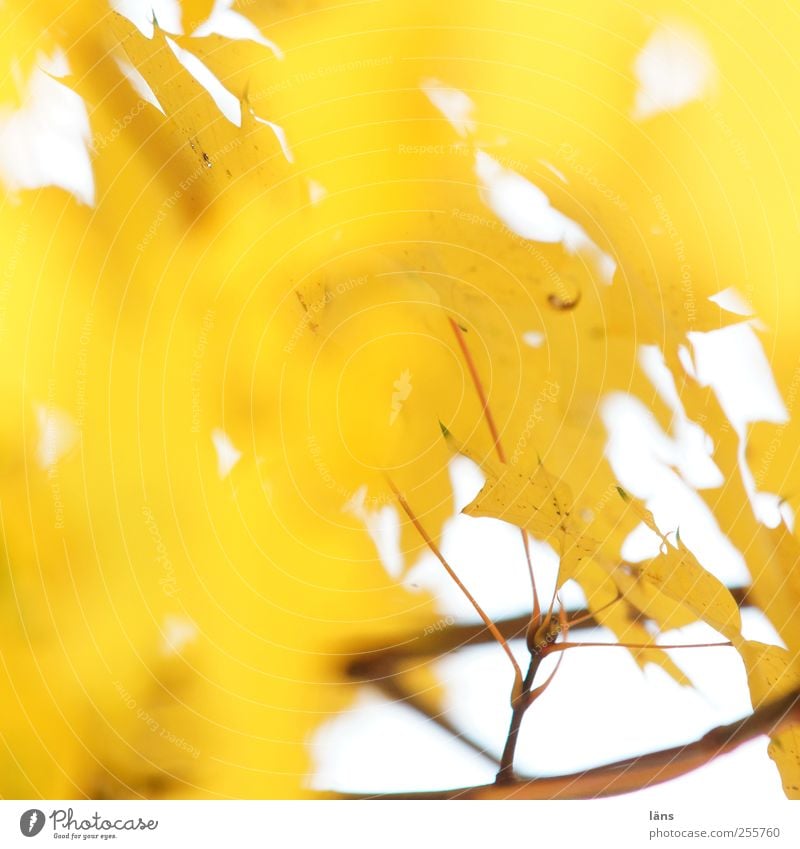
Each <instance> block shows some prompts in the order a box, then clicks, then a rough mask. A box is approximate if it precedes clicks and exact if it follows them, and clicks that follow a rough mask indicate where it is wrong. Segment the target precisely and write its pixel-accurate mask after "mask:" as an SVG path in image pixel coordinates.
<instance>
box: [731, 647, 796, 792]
mask: <svg viewBox="0 0 800 849" xmlns="http://www.w3.org/2000/svg"><path fill="white" fill-rule="evenodd" d="M739 652H740V654H741V656H742V660H743V661H744V665H745V669H746V670H747V683H748V685H749V686H750V698H751V700H752V702H753V708H754V709H755V708H758V707H760V706H761V705H763V704H765V703H767V702H771V701H774V700H775V699H779V698H780V697H781V696H785V695H787V694H788V693H790V692H791V691H792V690H796V689H797V688H798V687H800V666H798V663H797V659H796V658H793V656H792V655H791V654H789V652H787V651H786V649H782V648H780V647H779V646H771V645H767V644H766V643H759V642H756V641H755V640H745V641H744V642H743V643H742V645H741V646H740V647H739ZM768 752H769V756H770V757H771V758H772V760H773V761H775V764H776V766H777V767H778V771H779V772H780V774H781V781H782V782H783V790H784V792H785V793H786V795H787V797H788V798H789V799H800V728H798V727H797V726H793V727H791V728H788V729H787V730H785V731H781V732H780V733H779V734H775V735H773V737H772V738H771V740H770V744H769V748H768Z"/></svg>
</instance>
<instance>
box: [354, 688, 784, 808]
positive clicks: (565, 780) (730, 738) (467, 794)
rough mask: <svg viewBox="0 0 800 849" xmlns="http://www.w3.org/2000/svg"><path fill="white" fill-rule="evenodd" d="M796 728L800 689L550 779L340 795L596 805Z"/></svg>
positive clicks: (675, 776) (671, 777) (661, 781)
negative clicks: (696, 730) (698, 732)
mask: <svg viewBox="0 0 800 849" xmlns="http://www.w3.org/2000/svg"><path fill="white" fill-rule="evenodd" d="M798 722H800V688H798V689H796V690H794V691H792V692H791V693H789V694H787V695H786V696H784V697H782V698H780V699H777V700H776V701H774V702H771V703H770V704H767V705H764V706H763V707H760V708H758V709H757V710H755V711H753V713H751V714H750V715H749V716H746V717H745V718H744V719H740V720H739V721H738V722H733V723H730V724H729V725H720V726H718V727H716V728H714V729H712V730H711V731H709V732H708V733H707V734H704V735H703V736H702V737H701V738H700V739H699V740H696V741H695V742H693V743H688V744H686V745H684V746H675V747H672V748H670V749H663V750H661V751H658V752H651V753H650V754H647V755H641V756H640V757H636V758H628V759H626V760H622V761H616V762H614V763H610V764H606V765H604V766H599V767H595V768H593V769H588V770H586V771H585V772H576V773H572V774H570V775H558V776H552V777H548V778H534V779H526V778H520V779H518V780H516V781H513V782H509V783H506V784H484V785H479V786H476V787H458V788H455V789H452V790H440V791H430V792H425V793H394V794H392V793H386V794H375V795H367V794H364V795H357V794H342V795H341V796H340V798H350V799H594V798H598V797H602V796H615V795H618V794H621V793H629V792H631V791H634V790H641V789H643V788H645V787H651V786H653V785H655V784H661V783H663V782H665V781H669V780H670V779H673V778H677V777H679V776H681V775H686V774H687V773H689V772H692V771H693V770H695V769H697V768H698V767H701V766H704V765H705V764H707V763H710V762H711V761H713V760H714V759H715V758H718V757H719V756H720V755H724V754H728V753H729V752H732V751H733V750H734V749H736V748H738V747H739V746H741V745H742V744H743V743H747V742H749V741H750V740H753V739H755V738H756V737H760V736H762V735H765V734H766V735H773V734H775V733H777V732H778V731H780V730H783V729H784V728H786V727H787V726H789V725H792V724H796V723H798Z"/></svg>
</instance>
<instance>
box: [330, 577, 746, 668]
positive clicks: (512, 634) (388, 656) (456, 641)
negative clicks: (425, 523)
mask: <svg viewBox="0 0 800 849" xmlns="http://www.w3.org/2000/svg"><path fill="white" fill-rule="evenodd" d="M730 592H731V595H732V596H733V597H734V598H735V599H736V601H737V602H738V604H739V605H740V606H741V607H748V606H750V605H751V604H752V602H751V601H750V598H749V596H748V588H747V587H731V588H730ZM567 617H568V620H569V628H570V631H580V630H584V629H588V628H598V627H602V625H601V623H599V622H597V620H596V619H595V618H594V616H593V615H592V612H591V611H589V610H585V609H582V608H575V609H572V610H569V611H567ZM631 621H637V622H646V621H648V620H647V617H645V616H644V615H640V614H636V615H634V616H633V617H632V619H631ZM529 624H530V615H529V614H523V615H522V616H515V617H512V618H510V619H498V620H497V621H496V622H495V623H494V625H495V627H496V628H497V630H498V631H499V632H500V633H501V634H502V636H503V638H504V639H505V640H506V641H509V640H521V639H524V637H525V634H526V631H527V629H528V625H529ZM494 639H495V638H494V637H493V636H492V635H491V634H490V633H489V631H488V630H487V629H486V626H485V625H481V624H478V623H476V624H474V625H449V626H448V627H447V628H443V629H442V630H441V631H437V632H435V633H432V634H425V635H409V637H408V638H407V639H406V640H403V641H399V642H398V643H397V644H395V645H394V646H386V645H381V646H376V647H375V648H373V649H368V650H364V649H363V648H361V649H360V650H359V651H358V652H355V651H354V652H350V653H349V656H350V658H352V656H353V655H354V654H356V655H357V657H356V658H355V659H353V660H351V662H350V663H349V664H348V666H347V669H346V672H347V675H348V677H350V678H354V679H357V680H369V678H370V676H371V675H372V674H373V673H374V674H379V672H380V671H381V670H383V671H384V672H385V671H386V666H385V664H386V663H387V662H388V663H394V662H397V661H399V660H404V659H408V658H414V657H439V656H441V655H445V654H448V653H449V652H452V651H458V650H459V649H465V648H469V647H470V646H478V645H485V644H486V643H489V642H492V641H493V640H494ZM656 648H657V646H656Z"/></svg>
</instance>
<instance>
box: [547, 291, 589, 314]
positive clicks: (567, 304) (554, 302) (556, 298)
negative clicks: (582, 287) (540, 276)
mask: <svg viewBox="0 0 800 849" xmlns="http://www.w3.org/2000/svg"><path fill="white" fill-rule="evenodd" d="M580 300H581V295H580V292H579V293H578V294H577V295H576V296H575V297H574V298H573V299H572V300H571V301H568V300H566V299H564V298H562V297H561V296H560V295H556V294H555V293H554V292H551V293H550V294H549V295H548V296H547V303H549V304H550V306H551V307H552V308H553V309H554V310H560V311H561V312H566V311H567V310H574V309H575V307H577V306H578V304H579V303H580Z"/></svg>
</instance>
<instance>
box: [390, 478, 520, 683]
mask: <svg viewBox="0 0 800 849" xmlns="http://www.w3.org/2000/svg"><path fill="white" fill-rule="evenodd" d="M389 486H390V487H391V488H392V491H393V492H394V494H395V497H396V498H397V501H398V503H399V504H400V506H401V507H402V508H403V512H404V513H405V514H406V516H408V518H409V520H410V521H411V524H412V525H414V527H415V528H416V529H417V532H418V533H419V535H420V536H421V537H422V539H423V540H424V541H425V544H426V545H427V546H428V548H429V549H430V550H431V552H432V553H433V554H434V555H435V557H436V559H437V560H438V561H439V562H440V563H441V564H442V566H444V568H445V571H446V572H447V574H448V575H449V576H450V577H451V578H452V579H453V581H455V583H456V586H457V587H458V588H459V589H460V590H461V592H462V593H463V594H464V596H465V597H466V598H467V599H468V601H469V603H470V604H471V605H472V606H473V607H474V608H475V611H476V612H477V614H478V616H480V617H481V619H482V620H483V622H484V624H485V625H486V627H487V628H488V629H489V631H490V633H491V634H492V636H493V637H494V638H495V640H497V642H498V643H499V644H500V646H501V647H502V649H503V651H504V652H505V653H506V655H507V656H508V659H509V660H510V661H511V665H512V666H513V667H514V676H515V680H516V681H517V682H519V683H521V682H522V670H521V669H520V668H519V664H518V663H517V659H516V658H515V657H514V653H513V652H512V651H511V649H510V648H509V646H508V643H507V642H506V639H505V637H504V636H503V635H502V634H501V633H500V631H498V630H497V627H496V626H495V624H494V622H493V621H492V620H491V619H490V618H489V616H488V614H487V613H486V612H485V611H484V609H483V608H482V607H481V606H480V605H479V604H478V602H477V601H476V599H475V597H474V596H473V595H472V593H471V592H470V591H469V590H468V589H467V588H466V586H465V585H464V583H463V582H462V581H461V579H460V578H459V577H458V575H456V573H455V571H454V570H453V568H452V567H451V566H450V564H449V563H448V562H447V560H445V558H444V555H443V554H442V552H441V551H439V547H438V546H437V545H436V543H435V542H434V541H433V539H432V537H431V536H430V535H429V534H428V532H427V531H426V530H425V528H424V527H423V525H422V522H420V521H419V519H417V517H416V514H415V513H414V511H413V510H412V509H411V507H410V506H409V504H408V502H407V501H406V499H405V497H404V496H403V494H402V493H401V492H400V490H399V489H398V488H397V487H396V486H395V485H394V482H393V481H392V480H391V479H389Z"/></svg>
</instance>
